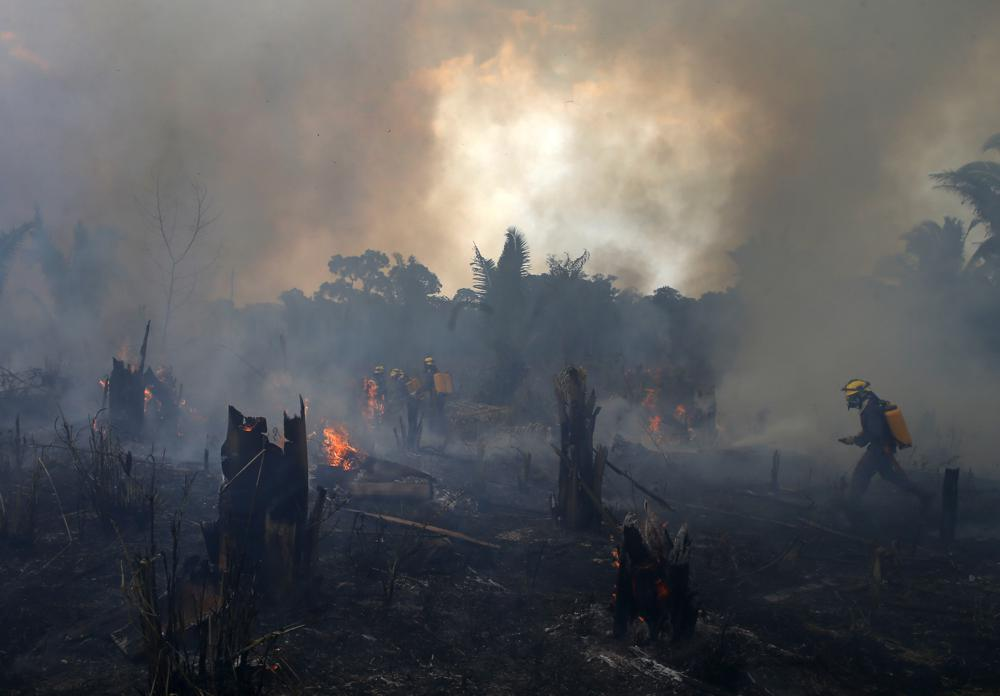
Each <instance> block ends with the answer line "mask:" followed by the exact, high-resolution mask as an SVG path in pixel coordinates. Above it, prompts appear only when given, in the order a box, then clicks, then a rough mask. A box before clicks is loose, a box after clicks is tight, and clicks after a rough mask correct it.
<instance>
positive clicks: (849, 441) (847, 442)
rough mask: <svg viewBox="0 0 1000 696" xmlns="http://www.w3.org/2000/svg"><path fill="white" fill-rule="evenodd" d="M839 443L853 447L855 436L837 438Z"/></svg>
mask: <svg viewBox="0 0 1000 696" xmlns="http://www.w3.org/2000/svg"><path fill="white" fill-rule="evenodd" d="M837 442H840V443H843V444H845V445H853V444H854V437H853V436H847V437H838V438H837Z"/></svg>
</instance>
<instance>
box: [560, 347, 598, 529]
mask: <svg viewBox="0 0 1000 696" xmlns="http://www.w3.org/2000/svg"><path fill="white" fill-rule="evenodd" d="M555 392H556V401H557V403H558V405H559V430H560V443H559V449H558V450H556V451H557V453H558V454H559V497H558V499H557V500H556V502H555V505H554V509H553V512H554V513H555V515H556V516H557V517H558V518H559V519H561V520H563V522H564V524H566V526H568V527H571V528H573V529H586V528H591V527H596V526H598V525H600V523H601V517H602V515H603V510H602V507H601V486H602V482H603V478H604V462H605V459H606V450H604V449H603V448H602V449H601V450H600V452H598V456H597V457H596V458H595V456H594V426H595V424H596V422H597V414H598V413H600V412H601V409H600V407H596V406H595V403H596V402H597V396H596V394H595V393H594V390H593V389H591V390H590V393H589V394H588V393H587V373H586V372H585V371H584V370H583V368H580V367H567V368H566V369H565V370H563V371H562V372H560V373H559V375H558V376H557V377H556V379H555ZM601 452H604V456H601Z"/></svg>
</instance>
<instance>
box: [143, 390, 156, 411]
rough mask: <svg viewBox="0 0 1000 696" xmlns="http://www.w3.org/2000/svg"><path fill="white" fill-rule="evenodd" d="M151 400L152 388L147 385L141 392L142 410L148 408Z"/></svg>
mask: <svg viewBox="0 0 1000 696" xmlns="http://www.w3.org/2000/svg"><path fill="white" fill-rule="evenodd" d="M152 400H153V390H152V389H150V388H149V387H146V389H145V390H144V391H143V394H142V410H143V411H146V410H148V409H149V402H150V401H152Z"/></svg>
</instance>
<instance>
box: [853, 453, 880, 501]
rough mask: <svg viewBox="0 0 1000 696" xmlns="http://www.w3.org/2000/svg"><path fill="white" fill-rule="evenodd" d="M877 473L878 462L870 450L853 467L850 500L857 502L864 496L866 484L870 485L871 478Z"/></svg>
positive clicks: (866, 488)
mask: <svg viewBox="0 0 1000 696" xmlns="http://www.w3.org/2000/svg"><path fill="white" fill-rule="evenodd" d="M876 471H878V461H877V459H876V457H875V453H874V452H872V451H871V450H867V451H866V452H865V453H864V454H863V455H862V456H861V459H859V460H858V463H857V465H856V466H855V467H854V473H852V474H851V499H852V500H857V499H858V498H860V497H861V496H863V495H864V494H865V491H867V490H868V484H869V483H871V480H872V476H874V475H875V472H876Z"/></svg>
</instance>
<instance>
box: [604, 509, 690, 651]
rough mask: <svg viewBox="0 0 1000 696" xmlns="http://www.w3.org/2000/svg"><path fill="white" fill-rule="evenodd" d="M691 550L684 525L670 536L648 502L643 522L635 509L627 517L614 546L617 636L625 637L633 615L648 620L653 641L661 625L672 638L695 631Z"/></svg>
mask: <svg viewBox="0 0 1000 696" xmlns="http://www.w3.org/2000/svg"><path fill="white" fill-rule="evenodd" d="M690 549H691V541H690V538H689V536H688V532H687V525H684V526H682V527H681V529H680V531H678V532H677V536H676V537H675V538H674V540H673V541H671V540H670V535H669V533H668V532H667V530H666V525H664V524H661V523H660V522H659V520H658V519H657V517H656V515H655V514H654V513H653V511H652V510H650V509H649V507H648V506H647V508H646V512H645V517H644V519H643V520H642V521H641V522H640V520H639V518H638V516H636V515H635V514H634V513H630V514H629V515H628V516H627V517H626V518H625V523H624V525H623V529H622V541H621V544H620V545H619V546H618V547H617V549H616V550H615V562H616V565H617V566H618V577H617V581H616V584H615V593H614V599H613V607H612V608H613V611H614V628H613V633H614V636H615V637H616V638H622V637H625V636H626V634H627V633H628V631H629V628H630V626H631V625H632V623H633V622H634V621H636V620H640V621H642V622H644V623H645V624H646V626H647V627H648V628H649V638H650V640H654V641H655V640H656V639H657V638H658V637H659V635H660V633H662V632H663V631H665V630H668V631H669V633H670V637H671V640H674V641H677V640H682V639H685V638H689V637H690V636H692V635H693V634H694V628H695V624H696V622H697V619H698V609H697V606H696V604H695V593H694V592H692V591H691V583H690Z"/></svg>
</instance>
